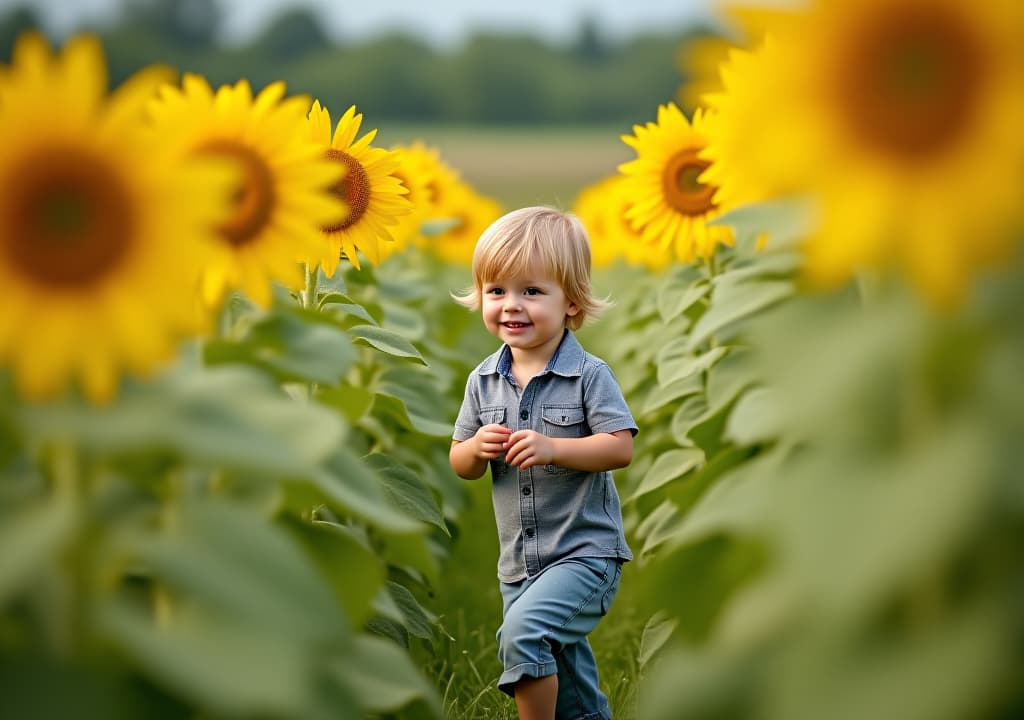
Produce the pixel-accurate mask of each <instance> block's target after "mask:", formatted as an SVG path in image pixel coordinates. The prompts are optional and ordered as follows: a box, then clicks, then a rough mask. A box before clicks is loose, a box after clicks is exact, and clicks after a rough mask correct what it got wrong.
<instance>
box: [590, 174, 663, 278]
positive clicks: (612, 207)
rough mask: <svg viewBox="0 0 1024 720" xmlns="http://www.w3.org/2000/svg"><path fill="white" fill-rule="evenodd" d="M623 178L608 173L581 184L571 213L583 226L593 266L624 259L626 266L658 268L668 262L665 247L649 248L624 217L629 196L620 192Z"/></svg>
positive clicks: (603, 265) (604, 265) (606, 264)
mask: <svg viewBox="0 0 1024 720" xmlns="http://www.w3.org/2000/svg"><path fill="white" fill-rule="evenodd" d="M625 184H626V178H624V177H623V176H622V175H611V176H609V177H606V178H604V179H602V180H599V181H597V182H596V183H594V184H592V185H589V186H587V187H585V188H584V189H583V190H582V191H581V192H580V195H579V197H578V198H577V200H576V206H575V208H574V212H575V213H576V214H577V215H578V216H579V218H580V220H581V221H582V222H583V226H584V227H585V228H587V233H588V235H589V236H590V247H591V254H592V256H593V263H594V266H595V267H608V266H610V265H612V264H613V263H614V262H615V261H616V260H617V259H619V258H624V259H625V260H626V262H627V263H629V264H630V265H638V266H644V267H646V268H648V269H650V270H660V269H662V268H664V267H667V266H668V265H670V264H671V263H672V251H671V249H670V248H669V247H665V248H663V249H658V248H653V247H651V246H650V245H648V244H647V243H645V242H643V236H642V235H641V233H640V232H638V231H637V230H635V229H633V226H632V225H630V223H629V221H628V220H626V208H627V206H628V204H629V202H630V196H629V194H628V193H626V192H624V191H623V186H624V185H625Z"/></svg>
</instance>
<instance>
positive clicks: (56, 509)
mask: <svg viewBox="0 0 1024 720" xmlns="http://www.w3.org/2000/svg"><path fill="white" fill-rule="evenodd" d="M77 524H78V520H77V513H76V512H75V505H74V503H73V502H72V501H71V499H70V498H52V499H49V500H46V501H44V502H41V503H37V504H36V505H34V506H32V507H27V508H24V509H21V510H19V511H18V512H17V513H16V514H5V515H4V516H3V517H2V520H0V558H3V560H2V561H0V608H2V607H3V606H4V605H5V604H6V601H7V600H8V598H10V597H12V596H14V595H16V594H17V593H18V592H19V591H21V590H22V589H23V588H24V587H25V585H26V584H28V583H30V582H31V581H32V579H33V578H34V577H36V576H38V575H39V574H40V573H44V572H47V571H49V570H50V569H51V568H52V567H53V565H52V563H53V562H54V561H55V560H56V559H57V557H58V556H59V554H60V553H61V551H62V550H63V549H64V547H65V546H66V545H67V544H68V542H70V541H71V539H72V538H73V536H74V534H75V528H76V526H77Z"/></svg>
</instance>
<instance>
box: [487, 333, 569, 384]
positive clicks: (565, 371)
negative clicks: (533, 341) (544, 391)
mask: <svg viewBox="0 0 1024 720" xmlns="http://www.w3.org/2000/svg"><path fill="white" fill-rule="evenodd" d="M585 355H586V353H585V352H584V350H583V346H582V345H580V341H579V340H577V339H576V336H575V335H573V334H572V333H571V332H569V330H565V331H564V333H563V334H562V342H560V343H559V344H558V348H557V349H556V350H555V354H554V355H552V356H551V359H550V360H548V364H547V367H545V368H544V370H543V372H541V375H543V374H545V373H548V372H553V373H555V374H556V375H562V376H564V377H578V376H580V375H582V374H583V361H584V359H585ZM511 373H512V351H511V350H510V349H509V347H508V345H502V346H501V348H500V349H499V350H498V351H497V352H496V353H494V354H492V355H491V356H490V357H488V358H487V359H486V360H484V362H483V363H482V364H481V365H480V370H479V374H480V375H495V374H498V375H502V376H504V377H509V376H510V375H511Z"/></svg>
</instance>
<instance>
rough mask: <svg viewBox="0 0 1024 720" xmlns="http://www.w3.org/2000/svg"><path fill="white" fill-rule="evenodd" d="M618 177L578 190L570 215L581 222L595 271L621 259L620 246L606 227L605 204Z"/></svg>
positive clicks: (607, 222)
mask: <svg viewBox="0 0 1024 720" xmlns="http://www.w3.org/2000/svg"><path fill="white" fill-rule="evenodd" d="M621 179H622V178H621V176H619V175H612V176H610V177H606V178H602V179H601V180H598V181H597V182H595V183H592V184H590V185H587V186H586V187H584V188H583V189H582V190H580V192H579V195H577V196H576V202H575V203H574V204H573V209H572V211H573V213H574V214H575V215H576V216H577V217H578V218H579V219H580V222H582V223H583V227H585V228H586V230H587V236H588V237H589V238H590V259H591V262H592V263H593V265H594V267H595V268H606V267H610V266H611V265H612V264H614V262H615V261H616V260H617V259H619V258H620V257H621V256H622V254H623V253H622V247H621V246H620V245H619V243H618V242H617V238H616V237H615V236H614V234H613V233H612V231H611V229H610V228H609V224H610V223H609V220H610V219H611V218H610V215H609V213H608V201H609V199H610V195H611V190H612V188H613V187H614V185H615V184H617V182H618V181H619V180H621Z"/></svg>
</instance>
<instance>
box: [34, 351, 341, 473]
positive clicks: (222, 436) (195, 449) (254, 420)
mask: <svg viewBox="0 0 1024 720" xmlns="http://www.w3.org/2000/svg"><path fill="white" fill-rule="evenodd" d="M19 422H20V424H21V427H23V428H25V429H26V431H27V433H28V434H29V436H30V437H31V438H32V439H33V440H34V441H36V442H41V441H53V440H61V439H63V438H66V437H73V438H76V441H77V442H78V444H79V445H80V446H81V447H82V448H84V449H89V450H93V451H96V452H99V453H114V454H117V453H143V452H147V451H154V450H161V451H166V452H172V453H175V454H177V455H179V456H181V457H185V458H189V459H190V460H191V461H193V462H195V463H198V464H206V465H211V466H220V467H224V468H231V469H236V470H239V471H241V472H253V473H258V474H261V475H263V476H266V475H281V476H303V475H305V474H308V473H312V472H314V471H315V468H316V466H317V465H318V464H319V463H320V461H321V460H322V459H323V458H325V457H327V455H328V454H329V453H330V452H331V451H332V450H333V449H334V448H335V447H336V446H337V445H338V444H339V443H340V442H341V441H342V439H343V436H344V426H343V425H342V422H341V419H340V418H339V417H338V416H337V415H336V414H335V413H334V412H332V411H331V410H329V409H327V408H325V407H322V406H319V405H316V404H313V403H297V402H295V401H294V400H292V399H291V398H289V397H288V396H287V395H285V394H284V393H283V392H282V391H281V389H280V387H278V386H277V385H276V384H275V383H273V382H272V381H271V380H270V379H269V378H268V377H267V376H266V375H264V374H263V373H261V372H258V371H256V370H253V369H251V368H245V367H240V366H222V367H218V368H212V369H208V368H196V369H193V370H190V371H184V370H180V369H179V370H178V371H176V372H172V373H169V374H167V375H165V376H163V377H161V378H159V379H157V380H155V381H153V382H151V383H147V384H144V385H135V386H132V387H130V388H128V389H126V391H125V392H124V393H123V394H122V395H121V396H120V397H119V398H118V400H117V401H116V402H115V403H114V404H112V405H109V406H106V407H101V408H95V407H91V406H85V405H82V404H79V403H76V402H73V401H68V402H66V403H62V404H55V405H46V406H42V405H34V406H26V407H22V408H19Z"/></svg>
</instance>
